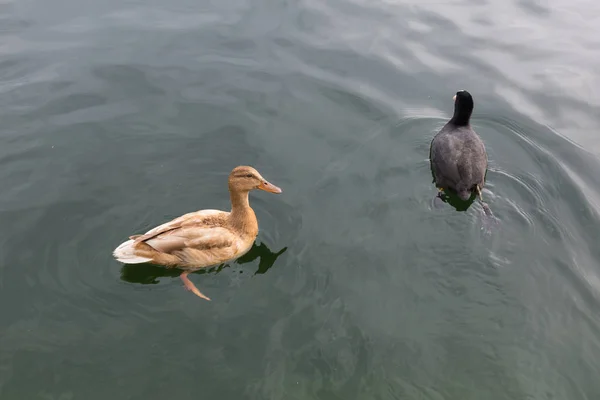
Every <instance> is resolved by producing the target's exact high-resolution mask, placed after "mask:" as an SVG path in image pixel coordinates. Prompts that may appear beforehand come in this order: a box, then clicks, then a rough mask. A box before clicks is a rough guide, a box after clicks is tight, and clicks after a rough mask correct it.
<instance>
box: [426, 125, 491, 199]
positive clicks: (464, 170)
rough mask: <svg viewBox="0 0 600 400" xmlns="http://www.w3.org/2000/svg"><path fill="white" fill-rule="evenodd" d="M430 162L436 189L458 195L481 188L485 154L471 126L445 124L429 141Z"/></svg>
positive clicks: (485, 161)
mask: <svg viewBox="0 0 600 400" xmlns="http://www.w3.org/2000/svg"><path fill="white" fill-rule="evenodd" d="M430 159H431V165H432V168H433V173H434V178H435V182H436V184H437V186H438V187H443V188H451V189H453V190H455V191H456V192H459V193H460V192H463V191H469V190H471V188H472V187H473V186H474V185H479V186H480V187H483V183H484V179H485V172H486V170H487V154H486V151H485V146H484V144H483V141H482V140H481V138H480V137H479V135H477V133H475V132H474V131H473V130H472V129H471V127H470V126H468V125H467V126H455V125H452V124H451V123H448V124H446V125H445V126H444V127H443V128H442V130H441V131H440V132H439V133H438V134H437V135H436V136H435V137H434V138H433V140H432V141H431V149H430Z"/></svg>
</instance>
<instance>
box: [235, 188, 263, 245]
mask: <svg viewBox="0 0 600 400" xmlns="http://www.w3.org/2000/svg"><path fill="white" fill-rule="evenodd" d="M229 196H230V197H231V214H230V216H229V219H230V223H231V225H232V226H233V227H234V228H235V229H238V230H240V231H242V232H243V233H245V234H247V235H254V236H256V234H258V222H257V221H256V215H255V214H254V210H252V208H251V207H250V202H249V201H248V192H247V191H237V190H231V189H230V190H229Z"/></svg>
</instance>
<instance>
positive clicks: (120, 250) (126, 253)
mask: <svg viewBox="0 0 600 400" xmlns="http://www.w3.org/2000/svg"><path fill="white" fill-rule="evenodd" d="M133 243H134V241H133V240H132V239H130V240H128V241H126V242H123V243H121V244H120V245H119V247H117V248H116V249H115V251H113V256H114V257H115V258H116V259H117V260H118V261H120V262H122V263H125V264H142V263H147V262H150V261H152V259H150V258H147V257H140V256H138V255H136V254H135V248H134V247H133Z"/></svg>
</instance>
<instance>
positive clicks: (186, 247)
mask: <svg viewBox="0 0 600 400" xmlns="http://www.w3.org/2000/svg"><path fill="white" fill-rule="evenodd" d="M254 189H260V190H264V191H266V192H270V193H281V192H282V190H281V189H280V188H278V187H277V186H275V185H273V184H271V183H269V182H267V180H265V178H263V177H262V176H261V174H259V173H258V171H257V170H255V169H254V168H252V167H248V166H239V167H236V168H234V169H233V171H231V173H230V174H229V194H230V197H231V211H230V212H227V211H220V210H200V211H196V212H191V213H188V214H185V215H182V216H181V217H178V218H175V219H174V220H172V221H169V222H167V223H164V224H162V225H159V226H157V227H155V228H153V229H151V230H149V231H148V232H146V233H145V234H143V235H134V236H130V237H129V240H127V241H125V242H123V243H121V244H120V245H119V246H118V247H117V248H116V249H115V250H114V252H113V255H114V257H115V258H116V259H117V260H118V261H120V262H123V263H125V264H141V263H153V264H159V265H164V266H167V267H171V268H173V267H178V268H181V269H183V270H184V272H183V273H182V274H181V275H180V278H181V280H182V281H183V283H184V285H185V287H186V288H187V289H188V290H190V291H192V292H193V293H194V294H196V295H197V296H199V297H201V298H203V299H206V300H210V299H209V298H208V297H206V296H205V295H204V294H202V293H201V292H200V291H199V290H198V289H197V288H196V286H194V284H193V283H192V282H191V281H190V280H189V278H188V277H187V275H188V274H189V273H190V272H191V271H194V270H197V269H200V268H204V267H209V266H213V265H217V264H221V263H225V262H228V261H232V260H234V259H237V258H239V257H240V256H242V255H243V254H245V253H246V252H248V250H250V248H251V247H252V244H253V243H254V240H255V239H256V236H257V234H258V221H257V220H256V215H255V214H254V210H252V208H251V207H250V203H249V202H248V194H249V192H250V191H251V190H254Z"/></svg>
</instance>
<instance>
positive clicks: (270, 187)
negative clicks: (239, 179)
mask: <svg viewBox="0 0 600 400" xmlns="http://www.w3.org/2000/svg"><path fill="white" fill-rule="evenodd" d="M258 188H259V189H260V190H264V191H265V192H269V193H281V192H282V190H281V188H279V187H277V186H275V185H273V184H272V183H269V182H267V181H263V183H261V184H260V186H259V187H258Z"/></svg>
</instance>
